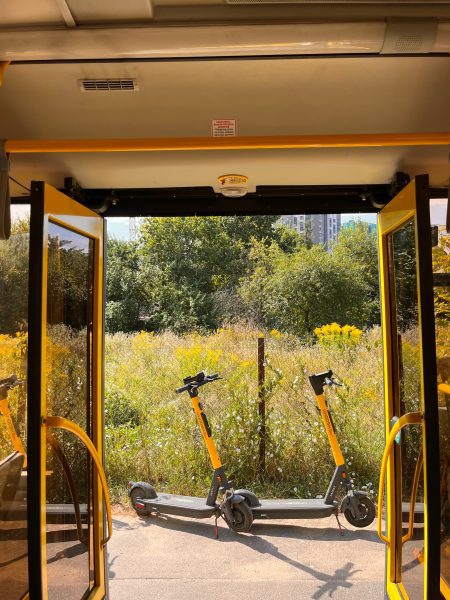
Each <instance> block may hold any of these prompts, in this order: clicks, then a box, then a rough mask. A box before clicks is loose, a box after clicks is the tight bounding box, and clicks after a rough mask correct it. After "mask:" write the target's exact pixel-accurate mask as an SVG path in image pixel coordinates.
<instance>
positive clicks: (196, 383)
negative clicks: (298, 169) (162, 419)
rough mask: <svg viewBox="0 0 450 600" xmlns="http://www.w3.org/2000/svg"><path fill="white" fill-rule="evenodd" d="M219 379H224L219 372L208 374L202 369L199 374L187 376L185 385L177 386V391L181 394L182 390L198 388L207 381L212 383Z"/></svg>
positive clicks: (184, 380)
mask: <svg viewBox="0 0 450 600" xmlns="http://www.w3.org/2000/svg"><path fill="white" fill-rule="evenodd" d="M218 379H222V377H219V375H218V373H214V374H213V375H206V374H205V372H204V371H200V373H197V375H193V376H189V377H185V378H184V379H183V382H184V384H185V385H183V386H181V387H179V388H176V390H175V392H176V393H177V394H181V393H182V392H188V391H189V390H192V389H194V388H198V387H200V386H202V385H205V384H207V383H211V381H217V380H218Z"/></svg>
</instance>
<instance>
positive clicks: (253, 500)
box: [235, 490, 261, 508]
mask: <svg viewBox="0 0 450 600" xmlns="http://www.w3.org/2000/svg"><path fill="white" fill-rule="evenodd" d="M235 494H238V495H239V496H244V499H245V500H246V502H247V504H248V505H249V506H250V508H254V507H256V506H261V503H260V501H259V500H258V497H257V496H256V494H254V493H253V492H251V491H250V490H236V491H235Z"/></svg>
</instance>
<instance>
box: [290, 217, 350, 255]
mask: <svg viewBox="0 0 450 600" xmlns="http://www.w3.org/2000/svg"><path fill="white" fill-rule="evenodd" d="M279 222H280V223H281V224H282V225H285V226H286V227H291V228H292V229H295V230H296V231H298V233H306V234H307V235H309V236H310V237H311V242H312V243H313V244H324V245H325V247H326V249H327V250H329V249H330V246H331V245H330V242H331V241H333V240H337V237H338V235H339V230H340V229H341V215H333V214H330V215H283V216H282V217H281V218H280V221H279Z"/></svg>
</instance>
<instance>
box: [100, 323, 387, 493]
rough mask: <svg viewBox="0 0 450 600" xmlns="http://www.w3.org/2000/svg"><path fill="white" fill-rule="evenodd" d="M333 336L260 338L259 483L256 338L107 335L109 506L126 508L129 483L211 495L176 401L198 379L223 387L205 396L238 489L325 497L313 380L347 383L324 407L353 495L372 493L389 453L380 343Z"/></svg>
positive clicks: (205, 465) (195, 437)
mask: <svg viewBox="0 0 450 600" xmlns="http://www.w3.org/2000/svg"><path fill="white" fill-rule="evenodd" d="M336 327H338V326H336ZM338 330H339V328H338ZM319 333H320V332H319ZM337 333H338V334H337V335H336V331H335V332H333V330H332V329H328V330H325V332H324V333H323V332H322V334H321V335H320V340H321V341H319V342H317V343H310V344H304V343H301V342H300V341H299V339H298V338H296V337H294V336H290V335H285V334H281V333H280V332H278V331H276V330H273V331H271V332H270V333H266V334H265V338H266V386H265V387H266V395H267V440H266V471H265V473H261V472H260V470H259V467H258V447H259V446H258V445H259V427H260V421H259V418H258V378H257V340H258V335H260V333H259V332H258V331H257V330H255V329H253V328H251V327H249V326H233V327H229V328H224V329H219V330H218V331H217V332H215V333H213V334H210V335H204V336H201V335H198V334H192V335H186V336H183V337H179V336H177V335H175V334H171V333H164V334H160V335H154V334H151V333H145V332H142V333H139V334H128V335H127V334H123V333H117V334H114V335H108V336H107V338H106V455H107V474H108V478H109V483H110V486H111V491H112V495H113V498H114V499H115V500H121V499H123V498H124V490H125V486H126V483H127V481H128V479H130V478H132V479H135V480H140V479H142V480H145V481H150V482H152V483H154V484H155V485H157V487H158V489H161V490H165V491H171V492H174V493H182V494H199V495H206V493H207V490H208V487H209V484H210V477H211V473H212V467H211V464H210V462H209V458H208V454H207V452H206V449H205V447H204V444H203V440H202V437H201V433H200V430H199V429H198V427H197V424H196V421H195V417H194V414H193V412H192V410H191V404H190V398H189V396H188V394H182V395H177V394H175V392H174V389H175V388H176V387H178V386H180V385H182V380H183V377H186V376H187V375H193V374H195V373H196V372H198V371H200V370H206V371H208V372H211V373H212V372H218V373H219V374H220V375H221V376H222V377H223V380H221V381H218V382H215V383H211V384H209V385H207V386H205V387H203V388H201V389H200V391H201V397H202V400H203V402H204V405H205V412H206V414H207V415H208V418H209V421H210V424H211V428H212V431H213V436H214V438H215V441H216V444H217V446H218V449H219V452H220V455H221V458H222V461H223V464H224V465H225V468H226V470H227V473H228V475H229V477H231V478H232V479H233V481H234V482H235V485H236V487H238V486H245V487H249V488H251V489H253V490H254V491H255V492H257V493H258V494H259V495H262V496H266V497H270V496H272V497H283V496H284V497H286V496H291V497H295V496H298V497H309V496H311V497H315V496H317V495H320V494H324V493H325V491H326V488H327V484H328V481H329V479H330V477H331V474H332V472H333V466H334V465H333V459H332V456H331V452H330V449H329V444H328V441H327V438H326V434H325V431H324V428H323V425H322V421H321V419H320V415H319V414H318V412H317V409H316V403H315V399H314V393H313V390H312V388H311V386H310V384H309V381H308V375H309V374H312V373H314V372H320V371H324V370H326V369H328V368H331V369H332V370H333V371H334V373H335V374H336V376H337V377H338V378H339V379H340V381H341V382H342V383H343V384H344V386H343V387H337V388H333V390H332V391H329V392H327V397H328V399H329V401H330V406H331V411H332V415H333V420H334V424H335V427H336V429H337V432H338V436H339V439H340V442H341V446H342V449H343V451H344V454H345V456H346V458H347V461H348V464H349V467H350V472H351V476H352V478H353V480H354V483H355V485H356V486H357V487H359V488H363V489H369V490H374V489H375V488H376V486H377V481H378V472H379V468H380V460H381V455H382V451H383V446H384V433H383V423H384V421H383V390H382V346H381V333H380V329H379V328H375V329H372V330H370V331H368V332H365V333H363V334H361V335H358V333H355V334H354V335H351V332H347V333H348V335H347V337H346V336H345V335H340V333H345V332H342V331H341V332H339V331H338V332H337Z"/></svg>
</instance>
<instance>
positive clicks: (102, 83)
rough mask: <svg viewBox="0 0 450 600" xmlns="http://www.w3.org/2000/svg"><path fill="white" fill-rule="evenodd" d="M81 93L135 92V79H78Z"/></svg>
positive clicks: (136, 87)
mask: <svg viewBox="0 0 450 600" xmlns="http://www.w3.org/2000/svg"><path fill="white" fill-rule="evenodd" d="M78 83H79V85H80V89H81V91H82V92H137V91H138V90H139V86H138V85H137V81H136V79H80V80H79V81H78Z"/></svg>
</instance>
